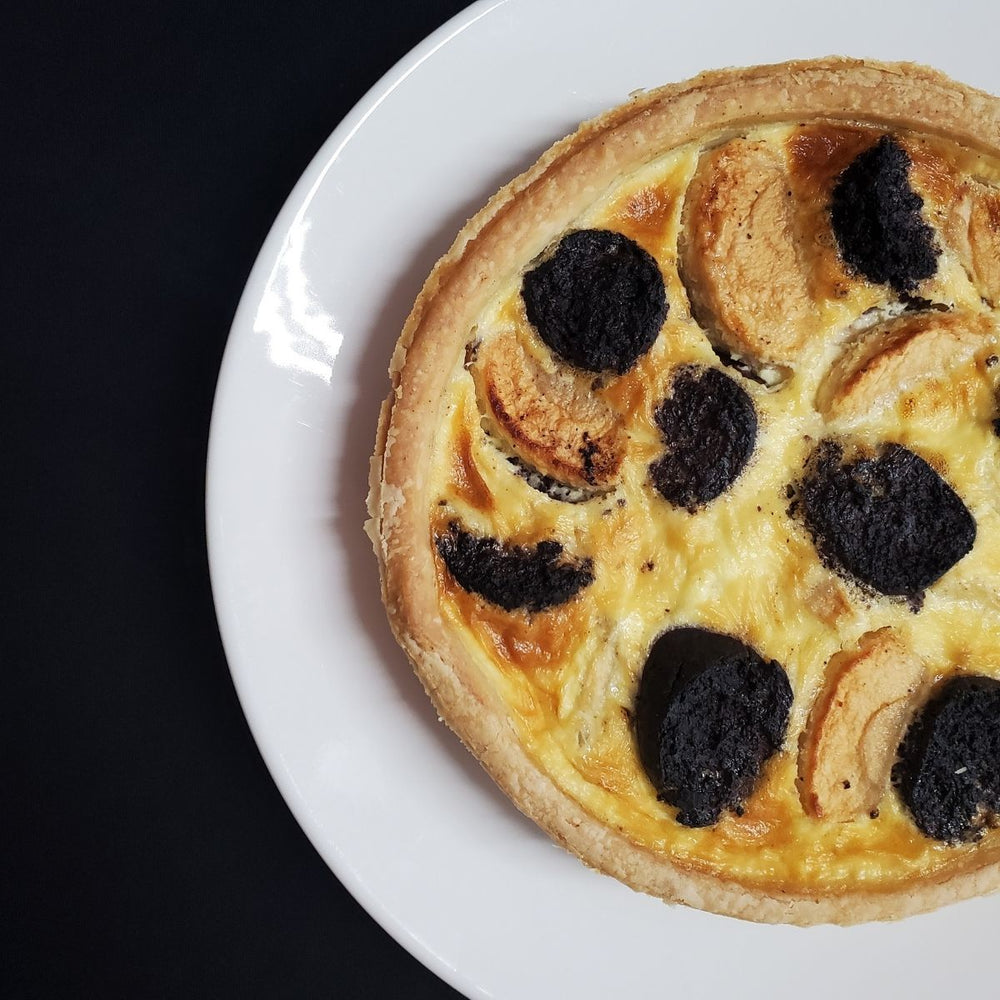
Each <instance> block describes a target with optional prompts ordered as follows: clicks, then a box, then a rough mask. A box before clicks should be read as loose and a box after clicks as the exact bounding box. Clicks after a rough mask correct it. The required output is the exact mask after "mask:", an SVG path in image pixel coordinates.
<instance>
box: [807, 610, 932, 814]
mask: <svg viewBox="0 0 1000 1000" xmlns="http://www.w3.org/2000/svg"><path fill="white" fill-rule="evenodd" d="M923 674H924V666H923V663H922V662H921V660H920V658H919V657H917V656H916V655H915V654H914V653H912V652H911V651H910V650H909V649H907V647H906V646H905V645H904V644H903V642H902V641H901V640H900V639H899V638H898V637H897V636H896V635H895V634H894V633H893V630H892V629H890V628H883V629H879V630H878V631H877V632H868V633H866V634H865V635H863V636H862V637H861V639H860V640H859V641H858V645H857V648H855V649H851V650H844V651H842V652H840V653H837V654H836V655H835V656H834V657H833V658H832V659H831V660H830V663H829V664H828V666H827V675H826V676H827V680H826V686H825V689H824V690H823V691H822V692H821V693H820V696H819V698H818V699H817V701H816V704H815V705H814V706H813V710H812V715H811V716H810V719H809V725H808V726H807V728H806V732H805V734H804V735H803V738H802V741H801V750H800V753H799V777H800V779H801V792H802V804H803V806H804V807H805V809H806V811H807V812H809V813H811V814H812V815H814V816H816V817H819V818H821V819H826V820H831V821H833V822H845V821H847V820H852V819H855V818H857V817H858V816H862V815H864V814H867V813H870V812H871V811H872V810H873V809H875V807H876V806H877V805H878V803H879V800H880V799H881V798H882V794H883V792H884V791H885V787H886V782H887V780H888V778H889V769H890V768H891V767H892V762H893V759H894V757H895V754H896V747H897V746H898V745H899V740H900V737H901V736H902V733H903V727H904V726H905V724H906V721H907V718H908V716H909V714H910V711H911V708H912V706H913V704H914V703H915V701H916V698H917V696H918V693H919V690H920V688H921V686H922V681H923Z"/></svg>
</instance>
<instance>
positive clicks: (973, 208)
mask: <svg viewBox="0 0 1000 1000" xmlns="http://www.w3.org/2000/svg"><path fill="white" fill-rule="evenodd" d="M945 238H946V239H947V241H948V242H949V243H950V244H951V246H953V247H954V249H955V251H956V253H957V254H958V255H959V258H960V259H961V260H962V263H963V264H964V265H965V268H966V270H967V271H968V272H969V277H970V278H971V279H972V281H973V283H974V284H975V286H976V288H977V289H978V290H979V294H980V295H981V296H982V297H983V298H984V299H986V301H987V302H989V304H990V305H991V306H994V307H995V306H997V305H1000V189H997V188H994V187H989V186H988V185H986V184H983V183H981V182H980V181H977V180H973V179H971V178H969V179H967V180H965V181H964V182H963V183H962V184H961V186H960V187H959V189H958V197H957V199H956V201H955V202H954V203H953V205H952V207H951V211H950V212H949V214H948V219H947V222H946V223H945Z"/></svg>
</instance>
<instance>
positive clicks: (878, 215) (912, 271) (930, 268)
mask: <svg viewBox="0 0 1000 1000" xmlns="http://www.w3.org/2000/svg"><path fill="white" fill-rule="evenodd" d="M923 204H924V200H923V198H921V197H920V195H919V194H917V193H916V192H915V191H914V190H913V188H911V187H910V157H909V156H908V155H907V153H906V150H905V149H903V147H902V146H900V144H899V143H898V142H896V140H895V139H893V138H892V137H891V136H888V135H884V136H882V138H881V139H879V141H878V142H877V143H876V144H875V145H874V146H872V148H871V149H867V150H865V151H864V152H863V153H860V154H859V155H858V156H857V157H855V159H854V162H853V163H851V164H850V166H848V167H847V168H846V169H845V170H844V172H843V173H842V174H841V175H840V177H839V178H838V180H837V184H836V186H835V187H834V189H833V197H832V200H831V203H830V221H831V222H832V224H833V232H834V235H835V236H836V238H837V245H838V246H839V248H840V254H841V256H842V257H843V258H844V261H845V262H846V263H847V265H848V266H849V267H850V268H852V269H853V270H855V271H857V272H859V273H860V274H862V275H864V277H866V278H867V279H868V280H869V281H874V282H876V283H877V284H887V285H891V286H892V288H893V289H894V290H895V291H896V292H898V293H903V292H911V291H913V289H914V288H916V287H917V285H918V284H919V283H920V282H921V281H923V280H924V279H925V278H929V277H931V276H932V275H933V274H934V272H935V271H937V259H938V255H939V254H940V252H941V251H940V250H939V249H938V247H937V244H936V243H935V240H934V231H933V230H932V229H931V227H930V226H929V225H927V223H926V222H924V220H923V217H922V216H921V214H920V209H921V208H922V207H923Z"/></svg>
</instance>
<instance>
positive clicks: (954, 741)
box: [892, 676, 1000, 843]
mask: <svg viewBox="0 0 1000 1000" xmlns="http://www.w3.org/2000/svg"><path fill="white" fill-rule="evenodd" d="M892 780H893V783H894V784H895V785H896V787H897V788H898V789H899V794H900V796H901V797H902V799H903V802H904V803H905V804H906V807H907V809H909V811H910V814H911V815H912V816H913V820H914V822H915V823H916V824H917V826H918V827H919V828H920V830H921V831H922V832H923V833H925V834H926V835H927V836H928V837H933V838H934V839H935V840H943V841H947V842H948V843H958V842H959V841H963V840H965V841H968V840H975V839H977V838H978V837H979V836H981V835H982V833H983V831H984V830H985V829H987V828H988V827H992V826H996V825H997V822H998V814H1000V681H996V680H993V679H992V678H990V677H973V676H963V677H953V678H951V679H950V680H947V681H945V682H944V683H943V684H941V686H940V687H939V688H938V690H937V692H936V693H935V694H934V695H933V696H932V697H931V699H930V701H929V702H928V703H927V705H926V706H925V708H924V710H923V711H922V712H921V714H920V715H919V716H917V718H916V720H915V721H914V722H913V724H912V725H911V726H910V728H909V729H908V730H907V732H906V735H905V736H904V737H903V742H902V743H901V744H900V747H899V760H898V761H897V762H896V764H895V765H894V766H893V769H892Z"/></svg>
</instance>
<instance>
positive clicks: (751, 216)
mask: <svg viewBox="0 0 1000 1000" xmlns="http://www.w3.org/2000/svg"><path fill="white" fill-rule="evenodd" d="M790 194H791V192H790V189H789V186H788V176H787V172H786V168H785V161H784V157H783V155H782V153H781V151H780V149H775V148H773V147H770V146H767V145H765V144H764V143H762V142H751V141H749V140H747V139H733V140H732V141H730V142H727V143H726V144H725V145H723V146H719V147H717V148H716V149H712V150H709V151H708V152H706V153H705V154H703V155H702V157H701V160H700V161H699V164H698V169H697V171H696V173H695V175H694V178H693V180H692V181H691V185H690V187H689V188H688V193H687V199H686V202H685V206H684V231H683V237H682V246H681V267H682V273H683V277H684V281H685V283H686V285H687V290H688V296H689V297H690V299H691V307H692V309H693V311H694V315H695V317H696V318H697V319H698V322H699V323H700V324H701V325H702V326H703V327H705V328H706V330H707V331H708V333H709V336H710V337H712V338H713V339H715V340H717V341H718V342H719V344H720V346H722V347H724V348H725V349H726V350H727V351H728V352H730V353H731V354H733V355H735V356H737V357H740V358H743V357H747V356H749V358H750V359H751V363H752V364H753V366H754V367H756V366H759V365H762V364H763V365H767V364H781V363H786V362H789V361H791V360H793V359H794V358H795V356H796V354H797V353H798V351H799V349H800V348H801V347H802V345H803V344H804V343H805V341H806V340H807V339H808V337H809V335H810V333H811V332H812V327H813V323H814V320H813V313H814V311H815V307H814V305H813V303H812V300H811V298H810V294H809V276H808V271H807V268H806V266H805V264H804V263H803V262H802V261H801V260H800V258H799V255H798V253H797V251H796V239H795V233H794V226H795V207H794V199H793V198H791V197H790Z"/></svg>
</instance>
